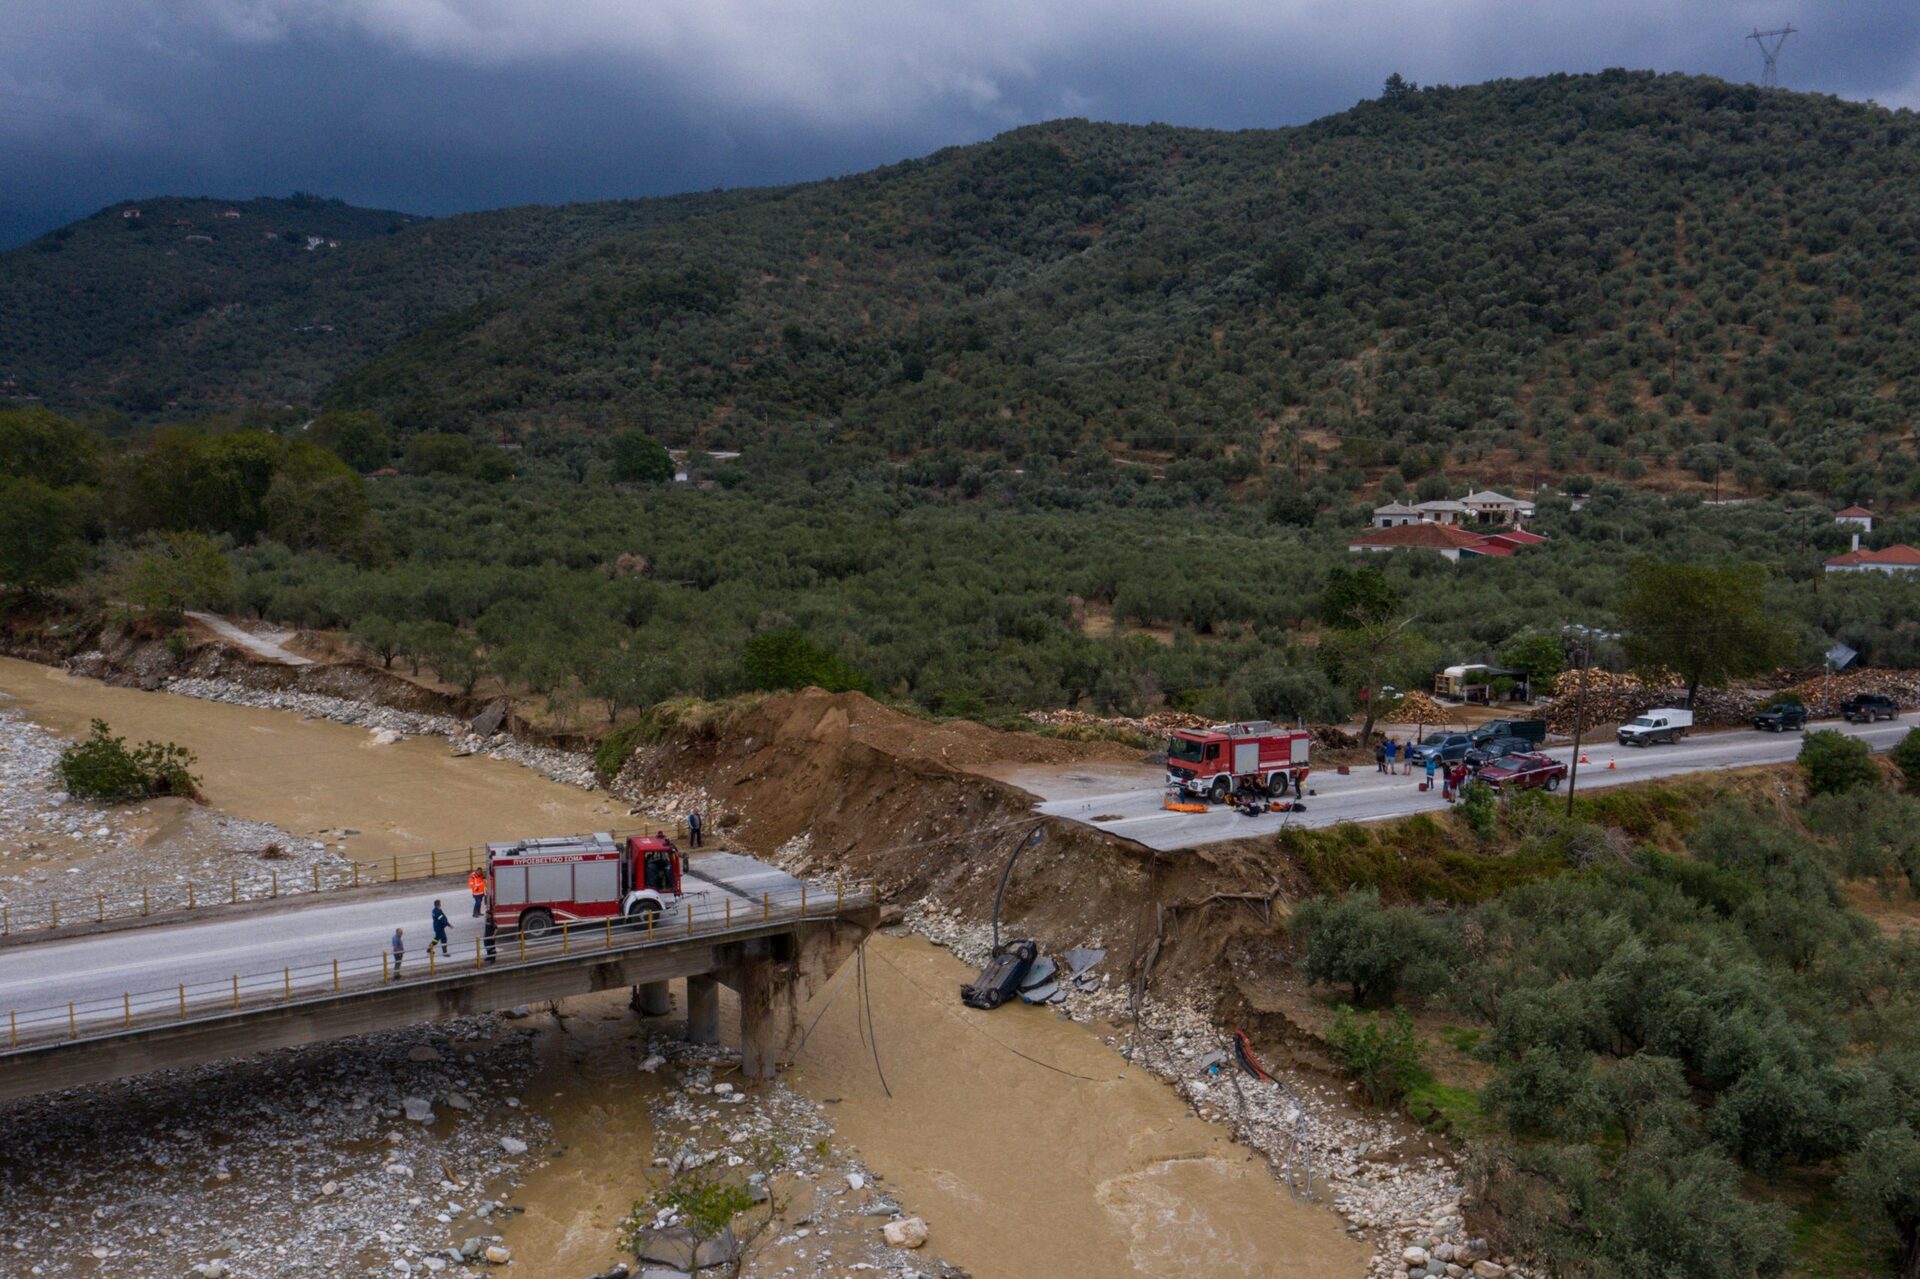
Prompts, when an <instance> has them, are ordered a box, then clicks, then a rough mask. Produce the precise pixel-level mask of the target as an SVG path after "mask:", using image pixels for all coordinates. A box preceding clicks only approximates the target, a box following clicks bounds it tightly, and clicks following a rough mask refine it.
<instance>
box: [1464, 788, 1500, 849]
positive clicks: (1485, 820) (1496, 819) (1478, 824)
mask: <svg viewBox="0 0 1920 1279" xmlns="http://www.w3.org/2000/svg"><path fill="white" fill-rule="evenodd" d="M1454 811H1456V812H1458V813H1459V814H1460V816H1461V817H1462V818H1464V819H1465V820H1466V823H1467V825H1468V826H1469V827H1471V828H1472V829H1473V833H1474V834H1476V835H1478V836H1479V837H1480V838H1481V839H1482V840H1489V839H1492V838H1493V837H1494V836H1495V835H1497V834H1498V833H1499V832H1500V811H1499V808H1498V807H1497V805H1496V804H1495V802H1494V798H1493V787H1491V786H1489V785H1487V784H1486V783H1485V782H1468V783H1467V787H1466V789H1465V790H1464V791H1462V792H1461V794H1460V807H1459V808H1457V809H1455V810H1454Z"/></svg>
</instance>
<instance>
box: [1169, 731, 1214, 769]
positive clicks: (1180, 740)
mask: <svg viewBox="0 0 1920 1279" xmlns="http://www.w3.org/2000/svg"><path fill="white" fill-rule="evenodd" d="M1205 750H1206V747H1205V746H1203V745H1201V743H1199V742H1196V741H1193V740H1191V739H1190V738H1185V737H1175V738H1173V739H1171V740H1170V741H1168V742H1167V758H1168V759H1177V760H1179V761H1180V762H1181V763H1183V764H1198V763H1199V762H1200V760H1201V756H1202V752H1204V751H1205Z"/></svg>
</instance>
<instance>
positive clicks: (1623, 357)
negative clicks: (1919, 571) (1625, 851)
mask: <svg viewBox="0 0 1920 1279" xmlns="http://www.w3.org/2000/svg"><path fill="white" fill-rule="evenodd" d="M1916 178H1920V124H1917V123H1916V122H1915V121H1913V120H1912V119H1911V118H1910V117H1909V116H1906V115H1894V114H1891V113H1888V112H1884V111H1880V110H1878V109H1875V108H1871V107H1865V106H1859V105H1855V104H1849V103H1842V102H1838V101H1833V100H1826V99H1818V98H1812V97H1805V96H1795V95H1784V94H1777V93H1764V92H1761V91H1759V90H1755V89H1752V88H1741V87H1735V86H1730V85H1726V84H1722V83H1719V82H1714V81H1706V80H1700V79H1692V78H1684V77H1653V76H1650V75H1629V74H1625V73H1615V74H1608V75H1602V76H1596V77H1582V78H1561V77H1556V78H1552V79H1548V80H1534V81H1518V82H1507V83H1500V84H1492V85H1486V86H1481V87H1477V88H1470V89H1436V90H1427V91H1418V92H1414V91H1407V90H1405V89H1400V88H1396V89H1395V90H1394V91H1391V92H1389V93H1388V94H1387V95H1385V96H1383V97H1382V98H1381V99H1380V100H1377V101H1373V102H1368V103H1363V104H1361V105H1360V106H1359V107H1356V108H1355V109H1354V110H1352V111H1349V112H1346V113H1344V114H1342V115H1339V116H1335V117H1331V118H1329V119H1326V120H1323V121H1320V122H1318V123H1316V124H1313V125H1310V126H1307V127H1305V128H1300V129H1287V130H1274V131H1256V132H1245V133H1236V134H1223V133H1211V132H1204V131H1197V130H1184V129H1171V128H1159V127H1154V128H1131V127H1125V126H1112V125H1093V124H1087V123H1084V122H1063V123H1058V124H1051V125H1043V126H1037V127H1034V128H1030V129H1024V130H1020V131H1018V132H1015V133H1012V134H1009V135H1007V136H1005V137H1003V138H1001V139H999V140H997V141H995V142H994V143H992V144H989V145H986V146H981V147H971V148H965V149H960V150H955V151H949V152H943V153H941V154H939V155H936V156H933V157H931V158H930V159H928V160H925V161H920V162H915V163H909V164H904V165H899V166H896V167H893V168H890V169H886V170H882V171H879V172H876V173H873V174H868V175H865V176H862V177H859V178H855V179H850V180H848V181H844V182H838V183H829V184H823V185H818V186H813V187H809V188H804V189H802V190H798V191H796V192H794V193H793V194H792V196H791V197H790V198H789V199H787V200H784V201H781V202H779V203H777V204H765V205H760V206H756V207H751V208H745V209H740V210H735V211H731V212H728V213H725V214H719V215H715V216H711V217H706V218H702V219H699V220H698V221H697V222H689V223H682V224H677V225H675V226H673V227H670V228H662V229H660V230H657V231H654V232H649V233H645V234H640V235H635V236H631V237H627V238H625V239H622V240H619V241H617V242H610V243H608V244H606V245H603V246H601V247H600V248H599V249H598V250H596V251H594V252H592V253H589V254H587V255H584V256H582V257H579V258H575V259H573V260H571V261H569V262H567V263H565V264H563V265H562V266H560V267H558V268H555V269H554V270H552V271H550V272H548V273H547V274H545V275H544V276H543V277H541V278H540V279H539V280H538V281H537V282H535V283H533V284H531V285H529V286H528V287H527V288H525V289H523V290H521V291H519V292H516V293H513V294H510V295H505V296H503V297H501V298H498V299H496V300H494V301H492V302H490V303H488V304H485V305H482V306H481V307H479V308H476V309H475V310H474V311H472V312H470V313H468V314H467V315H465V316H461V317H458V318H456V319H453V320H450V321H448V322H447V323H445V324H442V325H440V326H437V327H436V328H435V329H434V330H432V331H430V332H429V333H427V334H425V335H422V336H421V337H420V338H418V339H416V340H415V341H413V342H411V343H408V344H407V345H405V346H403V347H402V348H400V349H399V350H397V351H395V352H393V353H392V354H390V355H388V356H387V357H385V358H383V359H382V360H380V361H378V362H377V363H375V364H374V365H373V366H372V367H371V368H370V369H368V370H366V371H364V372H362V373H361V374H359V375H356V376H355V377H353V378H351V379H349V380H348V381H347V382H346V383H345V384H343V386H342V387H341V388H340V390H339V392H338V398H339V399H340V400H341V401H342V402H343V403H349V404H356V405H374V406H397V405H399V404H403V403H406V402H409V401H410V400H421V399H424V400H426V401H430V402H432V403H433V404H435V405H437V406H439V408H440V409H441V411H442V412H443V413H444V414H445V419H446V421H448V422H449V423H466V424H473V425H477V426H478V427H479V428H480V429H483V430H489V431H500V432H505V433H508V434H511V433H512V432H514V431H516V430H518V429H521V428H523V427H525V426H528V425H533V424H554V423H561V424H567V425H577V426H581V427H585V428H589V429H596V430H599V429H609V428H612V427H615V426H618V425H622V424H629V423H636V422H637V423H639V424H642V425H644V426H646V427H647V428H648V429H650V430H652V431H653V432H654V433H656V434H658V435H660V436H662V437H663V438H666V439H668V440H669V441H671V442H676V443H677V442H684V441H689V440H698V441H700V442H702V443H705V444H706V445H708V446H710V447H712V446H723V447H724V446H740V445H746V444H751V443H753V442H756V441H759V440H764V439H765V438H766V437H767V436H768V435H770V434H778V433H779V432H780V431H781V430H782V429H783V428H785V427H787V426H788V425H789V424H792V423H795V422H805V421H819V420H826V421H830V422H831V423H832V424H833V427H834V430H835V436H834V438H836V439H838V440H840V441H842V442H862V443H869V444H872V445H875V446H877V447H878V448H880V449H882V450H885V451H886V452H888V453H890V454H893V455H896V456H899V455H905V454H911V453H914V452H917V451H921V450H926V449H929V448H936V447H939V446H943V445H948V446H953V447H956V448H959V449H963V450H969V451H976V452H987V453H993V454H998V455H1000V456H1003V457H1007V458H1013V459H1019V458H1022V457H1025V456H1028V455H1031V454H1036V453H1038V454H1054V455H1058V456H1066V455H1069V454H1072V453H1074V452H1076V451H1080V450H1085V449H1088V448H1090V447H1092V446H1095V445H1098V444H1105V445H1109V446H1111V447H1113V448H1115V449H1117V450H1120V451H1122V452H1127V453H1132V454H1135V455H1137V456H1138V457H1140V458H1143V459H1145V460H1150V461H1160V460H1165V459H1169V458H1181V457H1188V456H1194V457H1199V458H1220V457H1222V456H1223V455H1224V457H1225V459H1226V467H1227V471H1228V474H1230V475H1244V474H1249V473H1252V472H1253V471H1254V470H1255V469H1257V468H1269V469H1273V468H1279V469H1287V470H1295V471H1296V472H1298V473H1305V472H1306V471H1308V470H1309V469H1310V468H1311V467H1313V465H1314V464H1315V463H1321V464H1324V466H1325V468H1326V469H1327V470H1329V471H1331V472H1332V473H1333V474H1332V476H1331V477H1330V479H1329V481H1328V483H1329V484H1330V485H1332V484H1335V483H1337V484H1339V485H1340V486H1341V487H1346V486H1349V485H1351V484H1353V483H1354V482H1356V481H1357V480H1358V479H1359V478H1360V476H1361V474H1362V473H1366V474H1367V475H1368V478H1373V477H1376V476H1378V474H1379V470H1378V469H1377V468H1378V467H1380V466H1382V465H1386V466H1394V467H1397V468H1398V470H1399V472H1400V474H1401V477H1402V478H1404V479H1405V480H1407V481H1408V482H1412V481H1414V480H1417V478H1419V477H1420V476H1422V475H1424V474H1425V473H1427V472H1428V471H1429V470H1430V469H1431V468H1433V467H1436V466H1438V465H1440V464H1442V463H1445V462H1447V461H1449V460H1451V462H1452V463H1453V464H1454V467H1453V469H1454V470H1455V471H1456V472H1458V471H1460V470H1462V469H1473V470H1477V471H1479V472H1480V473H1482V474H1483V475H1484V476H1485V477H1486V478H1488V479H1498V480H1501V481H1503V482H1509V481H1510V482H1524V481H1526V480H1529V479H1531V478H1532V476H1533V475H1535V474H1536V473H1541V474H1546V475H1549V476H1551V475H1557V474H1564V473H1566V472H1569V471H1591V472H1598V473H1604V474H1615V475H1618V476H1620V477H1621V478H1625V479H1628V480H1639V481H1657V480H1666V481H1670V482H1671V481H1680V480H1685V481H1688V482H1692V483H1700V482H1710V481H1712V480H1714V479H1716V478H1718V479H1721V480H1722V481H1723V482H1724V483H1725V484H1727V485H1729V486H1731V485H1735V484H1739V485H1744V486H1747V487H1749V488H1778V487H1796V488H1798V487H1812V488H1816V489H1836V488H1848V487H1850V486H1851V487H1852V488H1854V489H1866V490H1869V491H1871V492H1873V493H1879V494H1882V495H1891V494H1893V493H1899V494H1901V495H1904V493H1905V489H1906V486H1907V485H1909V484H1910V483H1911V482H1912V481H1913V480H1914V479H1915V478H1916V472H1915V471H1914V469H1913V464H1912V458H1911V456H1910V452H1909V449H1908V446H1907V445H1906V444H1905V443H1904V442H1903V441H1904V437H1905V434H1906V432H1907V429H1908V428H1907V422H1908V421H1909V420H1910V419H1911V417H1912V416H1913V413H1914V411H1915V409H1916V407H1920V385H1916V384H1915V383H1914V381H1913V373H1914V371H1915V361H1916V346H1915V341H1914V337H1913V335H1912V334H1911V333H1909V332H1908V331H1907V328H1906V317H1907V315H1908V314H1909V313H1911V312H1912V311H1913V309H1914V304H1915V302H1916V300H1920V299H1916V296H1915V278H1914V275H1913V272H1912V271H1911V269H1910V265H1911V260H1912V255H1913V254H1914V253H1915V251H1916V249H1920V238H1917V233H1920V210H1916V208H1915V207H1914V205H1913V202H1912V201H1911V199H1910V198H1909V196H1910V192H1911V191H1912V190H1913V189H1914V185H1915V180H1916ZM1896 441H1902V442H1901V443H1896ZM1368 468H1376V469H1372V470H1368ZM1860 495H1862V496H1865V495H1868V494H1867V493H1864V492H1863V493H1861V494H1860ZM1322 504H1324V503H1322Z"/></svg>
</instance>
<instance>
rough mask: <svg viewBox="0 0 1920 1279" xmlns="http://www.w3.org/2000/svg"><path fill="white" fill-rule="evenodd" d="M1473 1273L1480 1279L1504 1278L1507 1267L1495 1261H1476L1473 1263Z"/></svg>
mask: <svg viewBox="0 0 1920 1279" xmlns="http://www.w3.org/2000/svg"><path fill="white" fill-rule="evenodd" d="M1473 1273H1474V1274H1475V1275H1476V1276H1478V1279H1503V1276H1505V1274H1506V1273H1507V1268H1506V1267H1505V1266H1503V1265H1501V1264H1499V1263H1498V1262H1494V1261H1476V1262H1474V1263H1473Z"/></svg>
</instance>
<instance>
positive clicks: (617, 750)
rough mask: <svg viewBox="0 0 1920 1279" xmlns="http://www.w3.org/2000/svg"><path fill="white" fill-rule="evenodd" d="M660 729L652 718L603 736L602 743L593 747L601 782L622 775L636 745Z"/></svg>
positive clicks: (594, 766) (595, 768)
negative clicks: (622, 770)
mask: <svg viewBox="0 0 1920 1279" xmlns="http://www.w3.org/2000/svg"><path fill="white" fill-rule="evenodd" d="M658 731H659V730H658V728H657V726H656V725H655V724H654V723H653V722H652V721H651V720H644V719H643V720H640V721H639V722H637V723H633V724H627V725H625V726H623V727H621V728H617V729H615V730H614V731H613V732H611V733H608V734H607V735H606V736H605V737H603V738H601V739H600V744H599V745H598V746H595V747H594V748H593V771H594V772H596V773H598V774H599V775H600V780H601V782H602V783H606V782H611V781H613V779H614V778H616V777H618V776H620V770H621V769H623V768H625V767H626V766H627V760H628V758H629V757H630V756H632V754H633V750H634V747H636V746H638V745H639V744H640V743H641V742H643V741H650V740H652V738H653V737H654V736H656V735H657V733H658Z"/></svg>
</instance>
